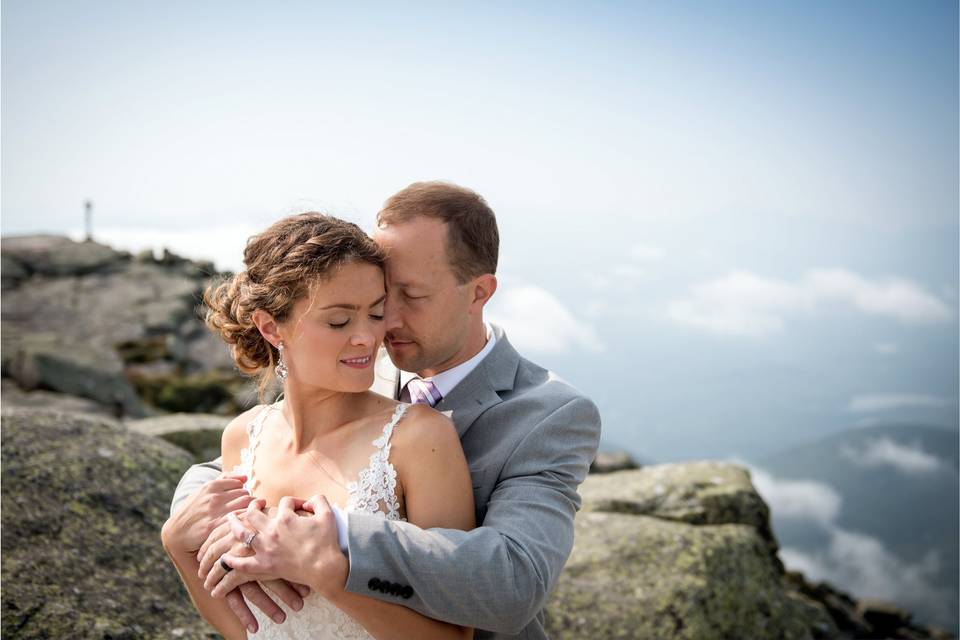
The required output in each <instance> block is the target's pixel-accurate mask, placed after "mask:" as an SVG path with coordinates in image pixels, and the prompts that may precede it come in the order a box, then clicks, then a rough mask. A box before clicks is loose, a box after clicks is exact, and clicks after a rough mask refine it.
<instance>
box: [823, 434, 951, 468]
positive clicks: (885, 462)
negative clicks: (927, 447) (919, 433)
mask: <svg viewBox="0 0 960 640" xmlns="http://www.w3.org/2000/svg"><path fill="white" fill-rule="evenodd" d="M840 455H841V456H843V457H844V458H846V459H848V460H850V461H851V462H853V463H854V464H856V465H859V466H861V467H881V466H891V467H893V468H895V469H897V470H898V471H901V472H903V473H907V474H921V473H931V472H934V471H936V470H938V469H940V468H941V466H942V463H941V462H940V459H939V458H937V457H936V456H935V455H931V454H929V453H927V452H926V451H924V450H923V449H922V448H921V447H920V445H919V443H917V444H914V446H912V447H908V446H904V445H901V444H898V443H897V442H894V441H893V440H891V439H890V438H880V439H877V440H871V441H869V442H867V443H866V445H865V446H864V448H863V449H862V450H857V449H854V448H853V447H850V446H845V447H843V448H841V449H840Z"/></svg>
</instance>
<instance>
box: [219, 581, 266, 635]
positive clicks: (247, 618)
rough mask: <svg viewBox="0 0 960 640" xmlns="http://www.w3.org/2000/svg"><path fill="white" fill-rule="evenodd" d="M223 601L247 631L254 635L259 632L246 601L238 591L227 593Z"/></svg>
mask: <svg viewBox="0 0 960 640" xmlns="http://www.w3.org/2000/svg"><path fill="white" fill-rule="evenodd" d="M224 599H225V600H226V601H227V606H228V607H230V610H231V611H233V615H235V616H237V618H239V619H240V623H241V624H243V626H244V627H245V628H246V629H247V631H249V632H250V633H256V632H257V631H258V630H259V625H257V619H256V617H254V615H253V612H252V611H250V607H248V606H247V601H246V600H244V599H243V595H242V594H241V593H240V590H239V589H234V590H233V591H231V592H230V593H228V594H227V595H226V597H225V598H224Z"/></svg>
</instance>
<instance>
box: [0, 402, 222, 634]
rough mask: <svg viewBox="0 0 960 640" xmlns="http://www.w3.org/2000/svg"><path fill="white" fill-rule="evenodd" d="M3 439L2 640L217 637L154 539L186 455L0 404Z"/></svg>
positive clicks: (86, 421)
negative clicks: (30, 639)
mask: <svg viewBox="0 0 960 640" xmlns="http://www.w3.org/2000/svg"><path fill="white" fill-rule="evenodd" d="M2 438H3V449H2V463H3V464H2V469H3V472H2V473H3V495H2V526H3V556H2V561H0V573H2V580H3V592H2V596H0V599H2V624H3V633H4V637H10V638H98V639H100V638H157V639H160V638H168V637H171V635H173V634H174V630H179V631H178V632H177V636H178V637H181V638H214V637H217V636H216V635H215V634H214V633H213V631H212V629H211V628H210V627H209V626H207V624H206V623H205V622H203V620H202V619H201V618H200V617H199V616H198V615H197V613H196V612H195V611H194V609H193V605H192V604H191V602H190V598H189V597H188V595H187V592H186V590H185V589H184V588H183V587H182V586H181V585H180V581H179V578H178V576H177V573H176V570H175V569H174V568H173V565H172V564H171V563H170V562H169V561H168V560H167V558H166V555H165V554H164V552H163V548H162V546H161V544H160V528H161V526H162V525H163V522H164V520H165V519H166V517H167V509H168V505H169V499H170V496H171V495H172V493H173V490H174V488H175V487H176V484H177V481H178V480H179V478H180V475H181V474H182V473H183V471H184V470H186V468H187V467H188V466H189V465H190V464H191V462H192V460H191V458H190V456H189V454H187V453H186V452H184V451H182V450H180V449H178V448H177V447H174V446H172V445H170V444H169V443H167V442H164V441H162V440H160V439H158V438H149V437H146V436H143V435H141V434H138V433H134V432H131V431H128V430H127V429H125V428H123V427H122V426H120V425H118V424H116V423H115V422H112V421H109V420H103V419H100V418H97V417H94V416H83V415H80V414H72V413H61V412H56V411H44V410H35V409H22V408H15V409H8V408H5V409H4V410H3V413H2Z"/></svg>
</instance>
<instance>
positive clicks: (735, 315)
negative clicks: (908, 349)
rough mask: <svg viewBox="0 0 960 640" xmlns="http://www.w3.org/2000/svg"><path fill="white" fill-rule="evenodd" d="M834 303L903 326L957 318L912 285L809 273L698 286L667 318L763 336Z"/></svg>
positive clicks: (673, 304)
mask: <svg viewBox="0 0 960 640" xmlns="http://www.w3.org/2000/svg"><path fill="white" fill-rule="evenodd" d="M829 302H841V303H846V304H848V305H852V306H853V307H854V308H856V309H858V310H859V311H861V312H863V313H866V314H869V315H878V316H884V317H889V318H894V319H896V320H899V321H901V322H904V323H927V322H943V321H946V320H949V319H950V318H951V316H952V314H951V312H950V308H949V307H948V306H947V305H946V304H944V303H943V302H942V301H940V300H939V299H938V298H936V297H935V296H933V295H932V294H930V293H928V292H927V291H926V290H924V289H923V288H922V287H920V286H919V285H917V284H914V283H912V282H910V281H908V280H904V279H902V278H891V279H886V280H870V279H868V278H864V277H863V276H860V275H858V274H856V273H852V272H850V271H846V270H843V269H819V270H813V271H809V272H807V274H806V275H805V276H804V277H803V278H802V279H801V280H799V281H797V282H789V281H786V280H778V279H775V278H765V277H763V276H759V275H757V274H754V273H751V272H749V271H734V272H732V273H730V274H729V275H727V276H724V277H722V278H719V279H716V280H713V281H709V282H704V283H700V284H697V285H694V286H693V288H692V290H691V292H690V295H688V296H687V297H685V298H680V299H676V300H672V301H670V302H669V303H668V304H667V315H668V316H669V317H670V318H672V319H673V320H674V321H676V322H678V323H680V324H684V325H687V326H691V327H695V328H699V329H703V330H706V331H710V332H713V333H720V334H727V335H740V336H760V335H765V334H769V333H774V332H778V331H781V330H782V329H783V326H784V322H785V319H786V318H787V316H789V315H792V314H797V313H807V314H812V313H814V312H815V311H816V310H817V309H818V307H820V306H822V305H823V304H825V303H829Z"/></svg>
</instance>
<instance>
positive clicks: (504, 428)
mask: <svg viewBox="0 0 960 640" xmlns="http://www.w3.org/2000/svg"><path fill="white" fill-rule="evenodd" d="M377 223H378V230H377V232H376V233H375V234H374V239H375V240H376V241H377V242H378V243H379V244H380V245H381V246H382V247H383V248H384V249H386V251H387V263H386V277H387V288H388V298H387V304H386V309H385V316H386V318H385V322H386V340H385V346H386V350H387V352H388V353H389V355H390V359H391V360H392V361H393V364H394V365H396V367H394V366H391V365H390V363H388V362H386V359H383V360H381V361H380V362H379V363H378V367H377V378H376V381H375V382H374V387H373V389H374V390H375V391H378V392H380V393H383V394H384V395H388V396H392V397H394V398H397V399H400V400H403V401H406V402H419V401H423V402H429V403H430V404H431V405H433V406H435V407H436V408H437V410H439V411H443V412H447V413H448V415H450V417H451V419H452V420H453V423H454V425H455V426H456V429H457V433H458V434H459V436H460V441H461V443H462V445H463V449H464V453H465V454H466V458H467V462H468V463H469V466H470V474H471V476H472V481H473V491H474V498H475V503H476V517H477V523H478V525H479V526H478V527H477V528H476V529H474V530H472V531H458V530H450V529H429V530H423V529H419V528H417V527H416V526H414V525H411V524H409V523H406V522H397V521H388V520H386V519H384V518H382V517H377V516H375V515H369V514H360V513H350V514H348V515H347V517H346V519H345V522H344V521H341V522H340V523H339V524H340V525H341V527H343V525H345V531H344V530H343V528H341V531H340V538H341V540H344V539H345V540H344V541H345V542H346V546H347V547H348V549H349V551H348V553H347V557H348V563H349V574H348V577H347V581H346V584H345V585H336V586H343V587H344V588H345V589H346V590H347V591H350V592H353V593H358V594H363V595H367V596H371V597H374V598H379V599H381V600H384V601H387V602H393V603H398V604H403V605H405V606H407V607H410V608H412V609H415V610H416V611H419V612H420V613H423V614H424V615H427V616H429V617H431V618H437V619H441V620H445V621H448V622H452V623H455V624H459V625H462V626H467V627H474V628H475V629H476V630H477V631H476V636H475V637H477V638H506V637H522V638H545V637H546V633H545V631H544V616H543V608H544V605H545V603H546V599H547V596H548V595H549V594H550V592H551V591H552V589H553V587H554V586H555V584H556V581H557V578H558V577H559V575H560V572H561V570H562V569H563V565H564V563H565V562H566V560H567V557H568V556H569V554H570V550H571V547H572V545H573V519H574V514H575V513H576V511H577V509H579V507H580V497H579V495H578V494H577V487H578V485H579V484H580V483H581V482H582V481H583V479H584V477H585V476H586V473H587V469H588V467H589V465H590V463H591V461H592V460H593V458H594V455H595V453H596V449H597V445H598V441H599V437H600V416H599V414H598V412H597V408H596V406H594V404H593V403H592V402H591V401H590V400H589V399H587V398H586V397H585V396H583V395H581V394H580V393H579V392H578V391H576V390H575V389H573V388H572V387H570V386H569V385H567V384H566V383H564V382H563V381H562V380H560V379H559V378H558V377H557V376H556V375H555V374H553V373H552V372H550V371H547V370H546V369H543V368H542V367H539V366H537V365H536V364H534V363H532V362H530V361H529V360H527V359H525V358H523V357H522V356H521V355H520V354H519V353H517V351H516V350H515V349H514V348H513V346H511V344H510V342H509V341H508V340H507V336H506V335H505V334H504V332H503V330H502V329H500V328H499V327H496V326H491V325H488V324H486V323H485V322H484V321H483V305H484V304H485V302H486V300H488V299H489V295H492V293H493V292H494V291H495V290H496V277H495V276H494V275H493V274H495V272H496V267H497V257H498V252H499V235H498V231H497V224H496V219H495V217H494V214H493V211H491V209H490V208H489V207H488V206H487V203H486V202H485V201H484V200H483V198H481V197H480V196H479V195H477V194H476V193H474V192H473V191H470V190H468V189H464V188H462V187H458V186H455V185H452V184H447V183H440V182H421V183H414V184H412V185H410V186H409V187H407V188H406V189H404V190H402V191H400V192H399V193H397V194H395V195H394V196H393V197H391V198H390V199H389V200H388V201H387V202H386V204H385V205H384V208H383V210H382V211H380V213H379V214H378V216H377ZM471 286H472V287H476V286H480V287H484V288H485V289H486V294H487V295H486V297H483V299H482V300H480V301H479V302H477V300H476V299H475V298H473V297H472V296H470V295H464V292H465V291H470V287H471ZM398 369H399V371H398ZM407 372H416V373H407ZM218 474H219V461H214V462H213V463H207V464H205V465H197V466H194V467H192V468H191V469H190V470H188V471H187V473H186V474H185V475H184V478H183V479H182V480H181V482H180V486H179V487H178V488H177V492H176V494H175V496H174V499H173V505H172V507H171V512H173V513H175V514H176V512H177V511H182V513H180V514H179V515H175V516H174V517H172V518H171V520H175V519H176V518H178V517H179V518H180V519H181V520H184V521H187V520H189V521H190V522H192V523H193V525H194V526H200V527H201V528H202V527H203V526H207V529H208V530H209V529H210V528H212V526H210V523H213V522H214V521H216V520H218V519H219V518H221V517H222V516H223V515H224V509H225V507H223V506H220V505H221V503H219V502H217V501H215V500H196V499H194V500H188V498H189V497H190V496H191V494H193V493H195V492H197V490H198V489H200V487H201V486H202V485H204V484H205V483H206V482H208V481H209V480H212V479H214V478H215V477H217V476H218ZM184 500H187V502H186V503H185V504H184V506H183V509H181V503H182V502H183V501H184ZM325 522H326V523H327V524H326V525H325V526H327V527H329V529H330V531H328V532H327V533H328V535H325V536H324V539H327V540H331V542H330V544H331V545H334V544H335V542H333V541H334V540H336V539H337V536H336V534H335V533H334V532H333V529H335V528H336V525H337V523H335V522H334V521H333V518H329V519H327V520H326V521H325ZM288 542H289V544H290V545H291V546H292V548H299V546H300V542H299V541H296V540H289V541H288ZM238 574H239V572H236V573H235V574H233V575H238ZM228 575H229V574H228ZM232 577H233V576H230V577H229V578H228V581H229V580H230V578H232ZM320 579H321V580H322V579H323V578H320ZM245 593H247V592H246V591H245ZM260 595H261V596H262V593H261V594H260ZM231 596H232V597H233V602H232V604H231V606H232V608H233V609H234V611H235V612H237V613H238V615H239V616H240V617H241V618H243V620H242V622H244V625H245V626H246V625H247V623H248V622H249V621H252V620H253V618H252V616H251V615H250V613H249V611H247V610H246V607H245V606H244V605H243V604H242V599H241V598H239V595H238V594H237V592H236V591H234V592H233V593H232V594H231ZM270 604H273V603H272V602H271V603H268V606H269V605H270ZM261 608H264V607H262V606H261ZM268 613H270V611H268Z"/></svg>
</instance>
